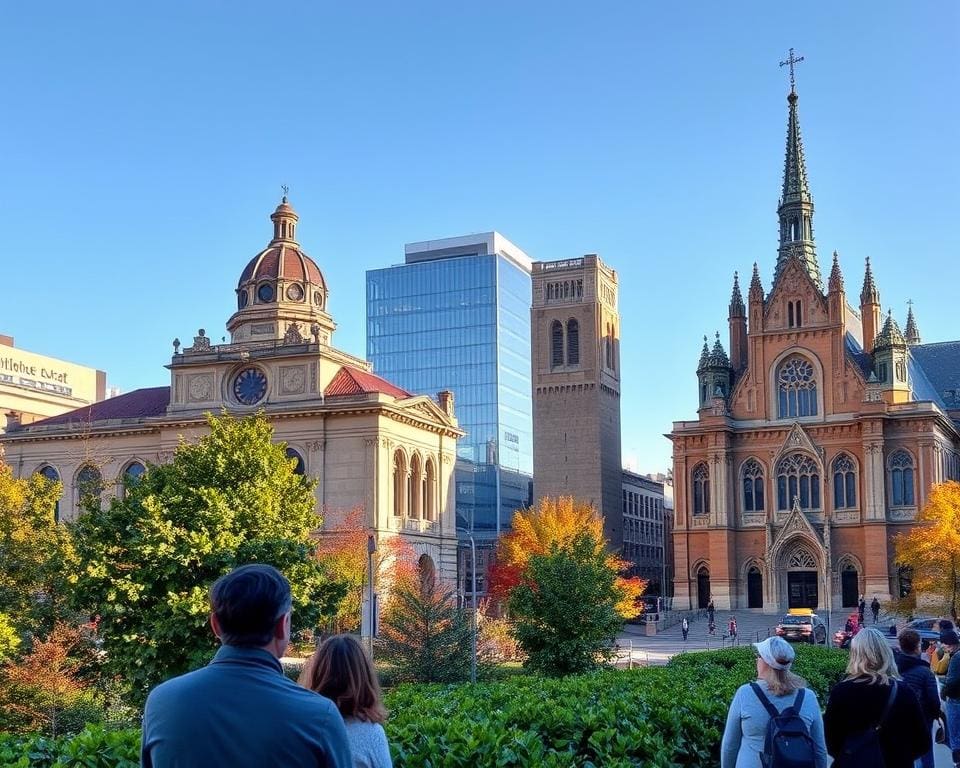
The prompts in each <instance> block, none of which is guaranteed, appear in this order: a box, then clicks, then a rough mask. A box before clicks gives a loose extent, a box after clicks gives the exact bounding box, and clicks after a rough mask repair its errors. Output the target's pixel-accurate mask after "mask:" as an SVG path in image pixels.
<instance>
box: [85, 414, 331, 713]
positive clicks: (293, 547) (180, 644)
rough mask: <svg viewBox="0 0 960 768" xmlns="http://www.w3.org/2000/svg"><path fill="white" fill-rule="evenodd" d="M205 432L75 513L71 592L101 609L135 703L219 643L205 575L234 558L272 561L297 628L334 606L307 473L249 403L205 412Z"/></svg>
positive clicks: (117, 666)
mask: <svg viewBox="0 0 960 768" xmlns="http://www.w3.org/2000/svg"><path fill="white" fill-rule="evenodd" d="M208 424H209V428H210V432H209V434H207V435H205V436H203V437H201V438H200V439H199V440H198V441H197V442H195V443H188V442H186V441H181V443H180V445H179V447H178V448H177V450H176V453H175V454H174V457H173V461H172V462H171V463H169V464H164V465H160V466H151V467H149V468H148V469H147V472H146V473H145V474H144V475H143V477H142V478H141V479H140V481H139V482H138V483H136V484H135V485H133V486H131V487H129V488H128V489H127V490H126V493H125V494H124V497H123V498H122V499H114V500H112V501H111V504H110V506H109V508H107V509H103V510H101V509H99V508H97V507H96V506H91V507H90V508H89V509H87V511H86V512H85V513H84V514H83V515H81V516H80V518H79V519H78V520H77V522H76V528H75V534H76V536H75V538H76V547H77V553H78V556H79V558H80V568H79V571H78V576H77V587H76V590H75V600H76V602H77V604H78V606H80V607H83V608H84V609H85V610H87V611H89V612H91V613H96V614H99V615H100V617H101V623H100V628H99V631H100V634H101V636H102V638H103V647H104V650H105V651H106V657H107V661H106V671H107V672H108V673H113V674H116V675H119V676H120V677H122V678H123V679H125V680H126V681H127V682H128V683H129V684H130V686H131V691H132V697H133V700H134V701H135V702H141V701H142V700H143V698H144V697H145V695H146V693H147V692H148V690H149V689H150V688H151V687H152V686H154V685H156V684H157V683H159V682H161V681H162V680H164V679H165V678H168V677H170V676H172V675H177V674H181V673H183V672H186V671H188V670H190V669H195V668H196V667H199V666H201V665H203V664H204V663H206V662H207V661H208V660H209V659H210V657H211V656H212V655H213V653H214V652H215V650H216V640H215V638H214V637H213V635H212V633H211V631H210V629H209V627H208V625H207V617H208V613H209V603H208V591H209V588H210V585H211V584H212V583H213V582H214V581H215V580H216V579H217V578H218V577H219V576H221V575H223V574H225V573H227V572H229V571H230V570H232V569H233V568H235V567H237V566H239V565H243V564H245V563H251V562H261V563H269V564H271V565H273V566H275V567H277V568H278V569H279V570H280V571H281V572H283V573H284V575H285V576H286V577H287V578H288V579H289V580H290V584H291V587H292V591H293V604H294V611H293V621H294V628H295V629H304V628H313V627H315V626H316V625H317V623H318V622H319V620H320V618H321V616H329V615H331V614H332V613H333V612H334V611H335V607H336V604H337V602H338V601H339V600H340V599H341V598H342V597H343V594H344V591H345V590H344V588H343V586H342V585H341V584H340V583H339V582H337V581H334V580H333V579H331V578H329V577H328V575H327V573H326V571H325V569H324V567H323V566H322V565H321V564H320V563H319V562H318V561H317V560H316V558H315V553H316V541H315V539H314V537H313V533H314V531H315V529H316V528H318V527H319V526H320V523H321V520H320V518H319V517H318V516H317V514H316V512H315V510H314V503H315V502H314V495H313V490H314V485H315V482H314V481H313V480H311V479H309V478H307V477H303V476H300V475H297V474H296V473H295V472H294V464H295V462H294V461H292V460H291V459H288V458H287V457H286V455H285V446H284V445H283V444H279V445H277V444H274V443H273V442H272V438H273V428H272V427H271V425H270V423H269V421H267V419H266V418H265V417H264V416H263V415H262V414H257V415H254V416H249V417H247V418H243V419H235V418H232V417H230V416H227V415H223V416H219V417H215V416H209V417H208Z"/></svg>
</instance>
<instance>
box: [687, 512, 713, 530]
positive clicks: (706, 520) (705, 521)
mask: <svg viewBox="0 0 960 768" xmlns="http://www.w3.org/2000/svg"><path fill="white" fill-rule="evenodd" d="M690 521H691V523H693V526H692V527H694V528H707V527H708V526H709V525H710V515H694V516H693V517H692V518H691V520H690Z"/></svg>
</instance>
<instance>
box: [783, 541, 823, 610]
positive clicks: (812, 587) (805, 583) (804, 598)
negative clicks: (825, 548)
mask: <svg viewBox="0 0 960 768" xmlns="http://www.w3.org/2000/svg"><path fill="white" fill-rule="evenodd" d="M819 584H820V573H819V569H818V568H817V561H816V558H815V557H814V556H813V555H812V554H811V553H810V550H808V549H807V548H806V547H804V546H803V545H797V546H796V547H794V548H793V550H791V552H790V554H789V555H788V557H787V607H788V608H816V607H817V603H818V602H819V599H820V590H819Z"/></svg>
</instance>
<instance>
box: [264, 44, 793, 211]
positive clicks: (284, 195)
mask: <svg viewBox="0 0 960 768" xmlns="http://www.w3.org/2000/svg"><path fill="white" fill-rule="evenodd" d="M791 50H793V49H792V48H791ZM280 189H282V190H283V199H284V200H286V199H287V195H289V194H290V187H288V186H287V185H286V184H283V185H281V187H280Z"/></svg>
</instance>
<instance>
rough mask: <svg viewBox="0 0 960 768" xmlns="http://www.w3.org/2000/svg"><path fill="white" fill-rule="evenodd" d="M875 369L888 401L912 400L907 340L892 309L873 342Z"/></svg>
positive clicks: (884, 397)
mask: <svg viewBox="0 0 960 768" xmlns="http://www.w3.org/2000/svg"><path fill="white" fill-rule="evenodd" d="M873 370H874V372H875V373H876V374H877V381H878V382H879V384H880V389H881V391H882V392H883V399H884V400H885V401H886V402H888V403H890V404H894V403H905V402H908V401H909V400H910V378H909V372H908V369H907V340H906V339H905V338H904V336H903V332H902V331H901V330H900V326H899V325H897V321H896V320H894V319H893V312H892V311H891V312H888V313H887V320H886V322H885V323H884V324H883V329H882V330H881V331H880V333H878V334H877V337H876V339H874V342H873Z"/></svg>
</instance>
